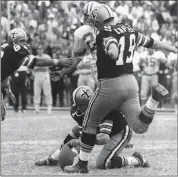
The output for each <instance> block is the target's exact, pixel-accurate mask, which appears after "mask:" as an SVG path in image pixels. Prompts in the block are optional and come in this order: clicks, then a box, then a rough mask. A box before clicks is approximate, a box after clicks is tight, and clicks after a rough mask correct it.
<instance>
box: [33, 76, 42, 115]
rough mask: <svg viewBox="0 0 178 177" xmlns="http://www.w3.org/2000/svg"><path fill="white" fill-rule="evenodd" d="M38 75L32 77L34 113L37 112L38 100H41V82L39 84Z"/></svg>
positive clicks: (39, 77)
mask: <svg viewBox="0 0 178 177" xmlns="http://www.w3.org/2000/svg"><path fill="white" fill-rule="evenodd" d="M41 77H42V75H40V73H35V77H34V87H33V89H34V105H35V111H36V113H38V112H39V106H40V98H41V89H42V82H41Z"/></svg>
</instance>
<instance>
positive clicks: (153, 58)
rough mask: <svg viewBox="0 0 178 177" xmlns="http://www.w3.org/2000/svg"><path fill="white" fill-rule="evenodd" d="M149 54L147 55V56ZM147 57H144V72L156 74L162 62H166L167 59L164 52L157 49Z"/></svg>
mask: <svg viewBox="0 0 178 177" xmlns="http://www.w3.org/2000/svg"><path fill="white" fill-rule="evenodd" d="M146 55H147V56H146ZM144 57H145V58H142V60H143V62H144V70H143V71H144V73H146V74H155V73H157V72H158V71H159V67H160V64H161V63H164V64H166V63H167V59H166V56H165V54H164V53H163V52H161V51H155V52H154V53H153V54H152V55H149V54H148V53H147V54H146V52H145V56H144Z"/></svg>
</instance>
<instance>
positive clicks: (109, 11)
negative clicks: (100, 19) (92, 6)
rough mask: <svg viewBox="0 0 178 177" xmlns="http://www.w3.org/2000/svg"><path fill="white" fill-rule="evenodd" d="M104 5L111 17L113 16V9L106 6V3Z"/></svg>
mask: <svg viewBox="0 0 178 177" xmlns="http://www.w3.org/2000/svg"><path fill="white" fill-rule="evenodd" d="M103 7H104V8H105V9H106V10H107V12H108V14H109V16H110V17H113V15H112V12H111V10H110V9H109V7H108V6H106V5H105V4H103Z"/></svg>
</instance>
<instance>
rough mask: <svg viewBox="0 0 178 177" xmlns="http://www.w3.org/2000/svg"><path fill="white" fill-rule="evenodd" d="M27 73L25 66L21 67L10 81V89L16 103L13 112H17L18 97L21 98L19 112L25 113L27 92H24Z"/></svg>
mask: <svg viewBox="0 0 178 177" xmlns="http://www.w3.org/2000/svg"><path fill="white" fill-rule="evenodd" d="M28 73H29V71H28V68H27V67H26V66H21V67H20V68H19V69H18V70H17V71H16V72H15V73H14V74H13V75H12V80H11V89H12V92H13V93H14V96H15V98H16V103H15V104H14V111H15V112H18V111H19V97H21V105H22V108H21V111H22V113H24V112H25V110H26V106H27V92H26V91H27V90H26V78H27V74H28Z"/></svg>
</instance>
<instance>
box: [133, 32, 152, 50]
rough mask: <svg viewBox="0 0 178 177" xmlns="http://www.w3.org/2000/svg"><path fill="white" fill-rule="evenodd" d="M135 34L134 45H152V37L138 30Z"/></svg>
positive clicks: (147, 46)
mask: <svg viewBox="0 0 178 177" xmlns="http://www.w3.org/2000/svg"><path fill="white" fill-rule="evenodd" d="M136 35H137V40H136V45H137V47H140V46H142V47H146V48H150V47H151V46H152V45H153V39H152V38H150V37H148V36H145V35H143V34H142V33H140V32H136Z"/></svg>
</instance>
